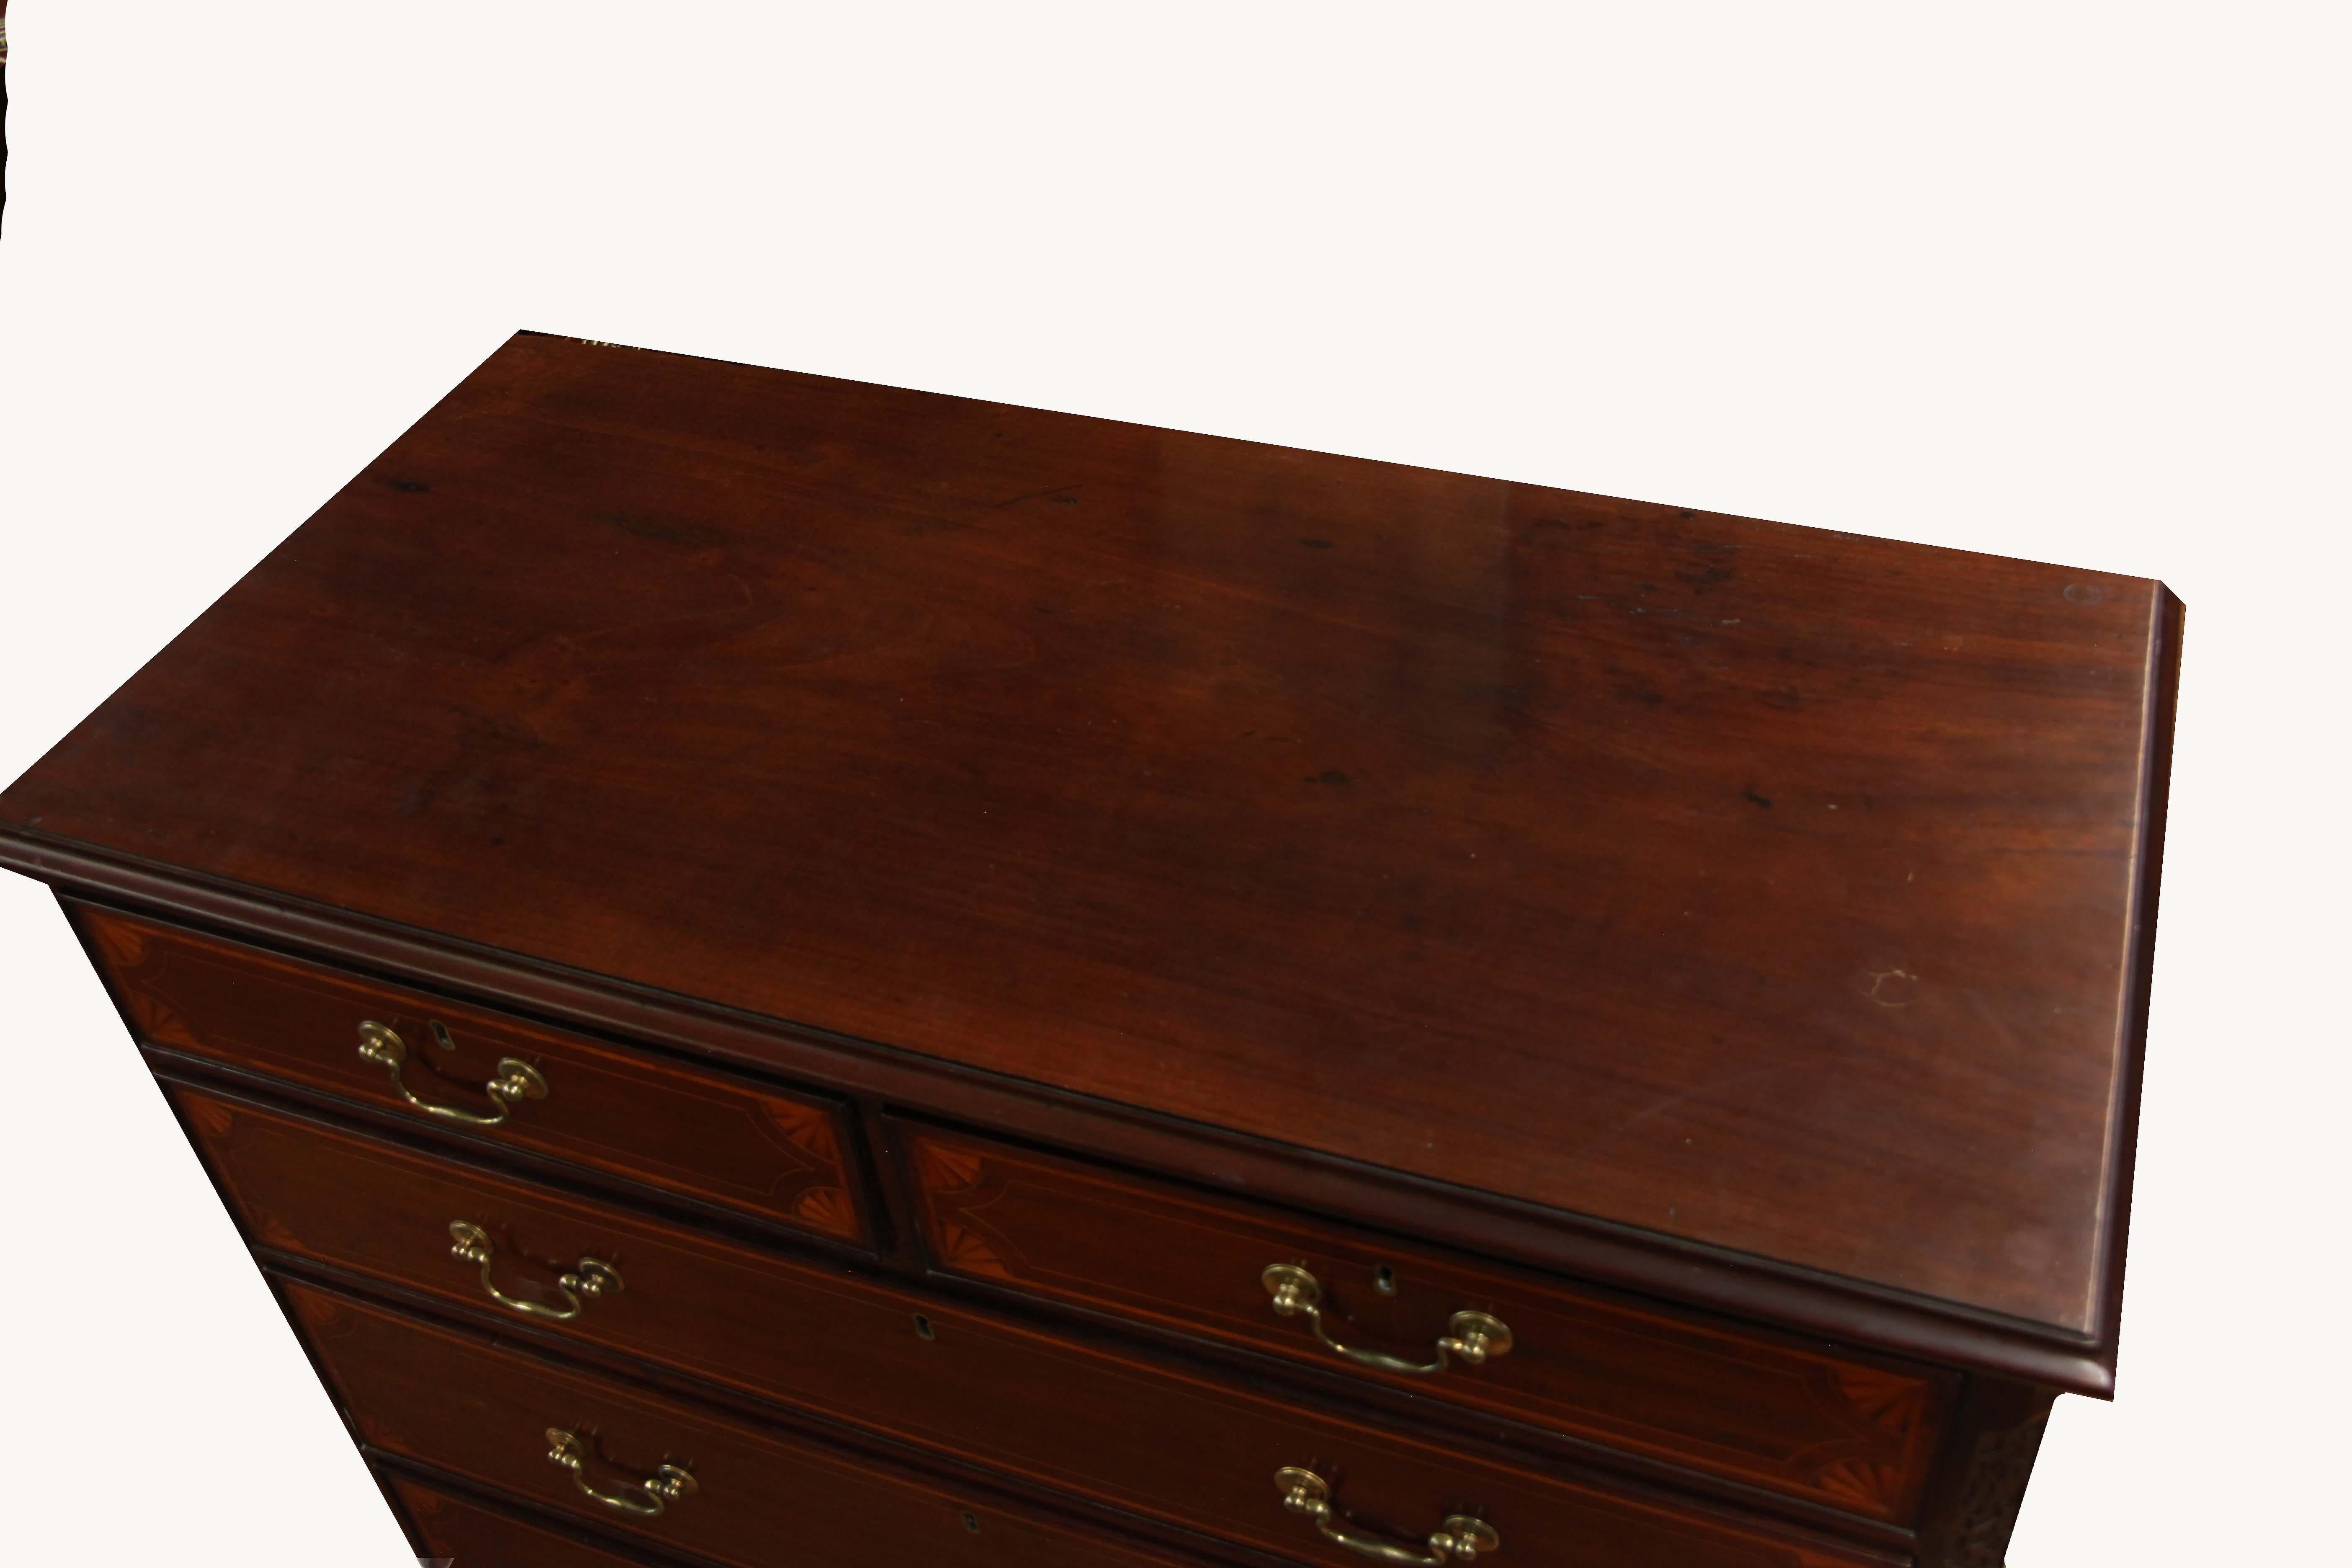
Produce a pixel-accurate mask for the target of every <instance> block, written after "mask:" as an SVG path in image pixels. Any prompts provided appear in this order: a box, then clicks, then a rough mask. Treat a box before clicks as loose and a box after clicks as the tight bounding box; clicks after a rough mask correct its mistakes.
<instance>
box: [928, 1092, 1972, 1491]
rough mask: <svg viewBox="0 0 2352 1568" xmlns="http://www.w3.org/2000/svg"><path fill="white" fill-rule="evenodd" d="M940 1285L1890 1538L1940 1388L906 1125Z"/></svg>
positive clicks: (1940, 1383) (1421, 1251)
mask: <svg viewBox="0 0 2352 1568" xmlns="http://www.w3.org/2000/svg"><path fill="white" fill-rule="evenodd" d="M901 1132H902V1136H903V1140H904V1142H905V1144H906V1147H907V1148H908V1153H909V1157H910V1158H909V1163H911V1165H912V1167H913V1170H914V1173H915V1177H916V1185H917V1189H918V1193H919V1197H918V1200H917V1207H918V1209H919V1214H920V1222H921V1225H922V1226H923V1230H924V1233H925V1236H926V1239H927V1241H928V1244H929V1250H930V1254H931V1257H932V1258H933V1260H934V1262H935V1264H936V1266H937V1267H938V1268H941V1269H943V1270H945V1271H947V1272H949V1273H952V1274H958V1275H961V1276H964V1277H965V1278H968V1279H979V1280H983V1281H986V1282H989V1283H992V1284H995V1285H999V1286H1003V1287H1007V1288H1011V1289H1018V1290H1022V1291H1024V1292H1027V1293H1029V1294H1032V1295H1035V1296H1042V1297H1047V1298H1051V1299H1053V1300H1060V1301H1065V1302H1070V1303H1073V1304H1076V1305H1080V1306H1085V1307H1090V1308H1094V1309H1097V1310H1102V1311H1107V1312H1111V1313H1115V1314H1118V1315H1120V1316H1123V1317H1127V1318H1129V1319H1142V1320H1147V1321H1153V1322H1157V1323H1160V1324H1163V1325H1166V1326H1168V1327H1171V1328H1175V1329H1180V1330H1184V1331H1191V1332H1196V1333H1205V1334H1211V1335H1214V1336H1216V1337H1218V1338H1220V1339H1223V1340H1227V1341H1231V1342H1236V1343H1241V1344H1246V1345H1249V1346H1252V1347H1255V1348H1256V1349H1260V1350H1265V1351H1271V1352H1276V1353H1277V1354H1280V1355H1285V1356H1289V1357H1293V1358H1295V1359H1297V1360H1301V1361H1311V1362H1316V1363H1322V1364H1326V1365H1330V1366H1337V1367H1342V1368H1347V1369H1349V1370H1352V1371H1354V1372H1356V1373H1360V1374H1361V1375H1363V1376H1365V1377H1368V1378H1373V1379H1378V1380H1381V1381H1382V1382H1386V1383H1389V1384H1398V1385H1406V1386H1410V1387H1412V1389H1413V1390H1414V1391H1415V1392H1417V1393H1420V1394H1426V1395H1428V1396H1430V1397H1433V1398H1437V1399H1443V1400H1446V1401H1449V1402H1451V1403H1454V1404H1457V1405H1466V1406H1472V1407H1475V1408H1476V1409H1480V1410H1484V1411H1489V1412H1493V1413H1496V1414H1498V1415H1507V1416H1511V1417H1516V1418H1517V1419H1519V1420H1522V1421H1527V1422H1529V1423H1532V1424H1536V1425H1538V1426H1545V1427H1549V1428H1551V1429H1553V1430H1557V1431H1560V1432H1564V1433H1569V1434H1572V1435H1574V1436H1580V1437H1583V1438H1586V1439H1589V1440H1591V1441H1594V1442H1598V1443H1602V1444H1606V1445H1609V1446H1611V1447H1617V1448H1621V1449H1632V1450H1634V1451H1637V1452H1640V1453H1643V1454H1646V1455H1649V1456H1652V1457H1654V1458H1661V1459H1664V1460H1667V1461H1670V1462H1673V1463H1676V1464H1683V1465H1688V1466H1692V1467H1695V1468H1699V1469H1704V1470H1707V1471H1711V1472H1713V1473H1715V1474H1717V1475H1721V1476H1725V1477H1727V1478H1730V1479H1736V1480H1740V1481H1745V1482H1748V1483H1751V1484H1754V1485H1758V1486H1763V1487H1769V1488H1771V1489H1774V1490H1777V1491H1780V1492H1783V1493H1787V1494H1790V1495H1791V1496H1796V1497H1801V1498H1805V1499H1809V1500H1813V1501H1816V1502H1822V1503H1827V1504H1829V1505H1830V1506H1832V1507H1834V1508H1838V1509H1843V1510H1847V1511H1849V1512H1853V1513H1857V1514H1863V1515H1866V1516H1868V1517H1870V1518H1874V1519H1882V1520H1889V1521H1896V1522H1905V1521H1909V1520H1910V1519H1911V1518H1912V1517H1913V1516H1914V1514H1915V1513H1916V1507H1917V1502H1918V1497H1919V1489H1920V1486H1921V1484H1922V1483H1923V1481H1924V1479H1925V1478H1926V1475H1927V1468H1928V1466H1929V1464H1930V1463H1931V1462H1932V1460H1933V1458H1934V1454H1935V1444H1936V1437H1937V1433H1938V1432H1939V1431H1940V1429H1941V1428H1942V1426H1943V1424H1944V1419H1945V1415H1946V1413H1947V1411H1948V1407H1949V1404H1950V1397H1951V1392H1952V1390H1951V1386H1950V1383H1949V1380H1948V1379H1947V1378H1946V1377H1945V1376H1944V1375H1943V1374H1940V1373H1932V1372H1928V1371H1925V1370H1915V1369H1908V1368H1904V1367H1900V1366H1897V1365H1895V1364H1892V1363H1885V1362H1881V1361H1875V1360H1873V1361H1867V1362H1865V1361H1862V1360H1857V1359H1853V1358H1850V1357H1847V1356H1843V1355H1837V1356H1833V1355H1831V1354H1829V1353H1827V1352H1824V1351H1822V1350H1819V1349H1815V1348H1812V1347H1810V1346H1808V1345H1805V1344H1802V1343H1801V1342H1792V1341H1790V1340H1785V1339H1780V1338H1776V1337H1766V1336H1761V1335H1757V1334H1751V1333H1747V1332H1739V1331H1731V1330H1729V1329H1727V1328H1719V1327H1716V1326H1713V1325H1710V1324H1707V1323H1704V1322H1699V1321H1693V1320H1691V1319H1689V1318H1685V1317H1681V1316H1669V1315H1667V1314H1666V1313H1664V1312H1663V1311H1656V1312H1653V1311H1648V1310H1641V1309H1638V1308H1636V1307H1633V1306H1631V1305H1628V1304H1625V1303H1622V1302H1620V1301H1616V1300H1604V1299H1601V1297H1599V1296H1597V1295H1593V1294H1588V1293H1584V1292H1580V1291H1577V1290H1573V1289H1567V1288H1564V1287H1562V1286H1560V1285H1558V1284H1555V1283H1551V1282H1549V1281H1538V1280H1535V1279H1530V1278H1528V1277H1526V1276H1522V1275H1518V1274H1516V1273H1513V1272H1510V1271H1507V1270H1506V1269H1503V1268H1497V1267H1496V1266H1493V1265H1486V1264H1478V1263H1474V1262H1471V1261H1469V1260H1467V1259H1464V1258H1458V1257H1455V1256H1453V1255H1450V1254H1447V1253H1444V1252H1441V1251H1438V1250H1435V1249H1431V1248H1423V1247H1408V1246H1402V1245H1400V1244H1398V1243H1396V1242H1393V1241H1391V1240H1388V1239H1385V1238H1382V1237H1378V1236H1374V1235H1371V1234H1369V1233H1364V1232H1358V1231H1352V1230H1350V1229H1349V1228H1347V1227H1345V1226H1339V1225H1336V1224H1330V1223H1327V1222H1323V1221H1318V1220H1309V1219H1305V1218H1301V1217H1297V1216H1293V1215H1289V1214H1287V1213H1285V1212H1280V1211H1276V1210H1273V1209H1268V1208H1261V1207H1258V1206H1256V1205H1249V1204H1246V1203H1237V1202H1232V1201H1227V1200H1224V1199H1220V1198H1214V1197H1211V1196H1207V1195H1205V1194H1194V1193H1192V1191H1190V1190H1188V1189H1181V1188H1177V1187H1173V1186H1171V1185H1166V1184H1160V1183H1156V1182H1152V1181H1149V1180H1146V1179H1141V1178H1138V1177H1135V1176H1130V1175H1127V1174H1124V1173H1117V1172H1112V1171H1108V1170H1104V1169H1100V1168H1098V1167H1096V1166H1093V1165H1089V1164H1086V1163H1080V1162H1078V1161H1076V1160H1071V1159H1065V1158H1059V1157H1055V1156H1053V1155H1047V1154H1042V1153H1038V1152H1032V1151H1029V1150H1025V1149H1021V1148H1016V1147H1013V1146H1010V1145H1007V1144H1003V1143H999V1142H994V1141H992V1140H988V1139H983V1138H979V1137H975V1136H972V1135H970V1134H967V1133H962V1132H950V1131H945V1130H941V1129H937V1128H931V1127H926V1126H921V1125H918V1124H907V1123H902V1124H901Z"/></svg>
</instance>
